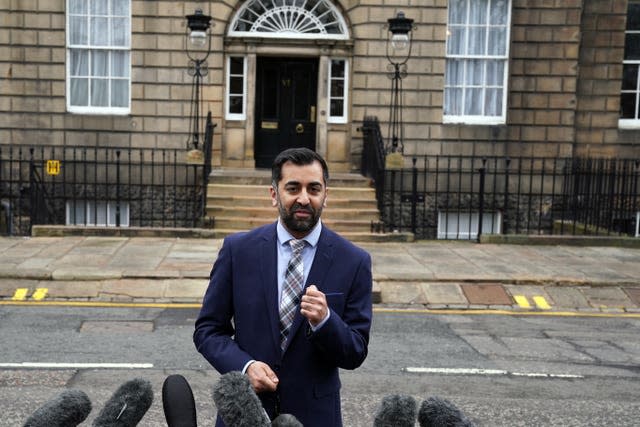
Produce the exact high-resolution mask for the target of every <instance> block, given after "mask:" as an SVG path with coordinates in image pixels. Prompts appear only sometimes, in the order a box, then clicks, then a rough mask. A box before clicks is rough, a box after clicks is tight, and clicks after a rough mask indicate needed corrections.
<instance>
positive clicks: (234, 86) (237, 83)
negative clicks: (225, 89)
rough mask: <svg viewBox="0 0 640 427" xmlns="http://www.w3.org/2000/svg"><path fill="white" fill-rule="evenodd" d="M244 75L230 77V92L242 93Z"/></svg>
mask: <svg viewBox="0 0 640 427" xmlns="http://www.w3.org/2000/svg"><path fill="white" fill-rule="evenodd" d="M243 80H244V79H243V78H242V77H231V78H230V79H229V93H231V94H234V95H242V93H243V92H244V90H243V89H244V87H243V86H244V82H243Z"/></svg>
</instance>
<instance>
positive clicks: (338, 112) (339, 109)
mask: <svg viewBox="0 0 640 427" xmlns="http://www.w3.org/2000/svg"><path fill="white" fill-rule="evenodd" d="M329 114H330V115H331V116H335V117H342V116H343V115H344V102H343V101H342V100H341V99H332V100H331V108H330V112H329Z"/></svg>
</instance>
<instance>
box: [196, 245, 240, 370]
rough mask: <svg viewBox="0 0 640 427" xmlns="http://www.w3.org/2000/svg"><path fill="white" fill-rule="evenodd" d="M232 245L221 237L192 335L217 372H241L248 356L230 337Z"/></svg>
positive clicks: (232, 308) (198, 347) (232, 329)
mask: <svg viewBox="0 0 640 427" xmlns="http://www.w3.org/2000/svg"><path fill="white" fill-rule="evenodd" d="M232 246H233V245H232V241H231V240H230V239H225V241H224V243H223V245H222V248H221V249H220V252H219V253H218V258H217V259H216V261H215V263H214V265H213V268H212V270H211V275H210V280H209V287H208V288H207V291H206V293H205V296H204V300H203V302H202V309H201V310H200V315H199V316H198V319H197V320H196V324H195V332H194V334H193V342H194V344H195V346H196V349H197V350H198V351H199V352H200V353H201V354H202V355H203V356H204V357H205V359H207V361H208V362H209V363H210V364H211V365H212V366H213V367H214V368H215V369H216V370H217V371H218V372H220V373H221V374H224V373H226V372H229V371H241V370H242V368H243V367H244V365H245V364H246V363H247V362H248V361H249V360H251V359H252V358H251V356H249V354H247V353H246V352H245V351H243V350H242V349H241V348H240V347H239V346H238V344H237V343H236V342H235V341H234V340H233V339H232V337H233V335H234V333H235V331H234V328H233V324H232V318H233V312H234V307H233V289H234V287H233V276H232V267H233V256H232V254H233V250H232Z"/></svg>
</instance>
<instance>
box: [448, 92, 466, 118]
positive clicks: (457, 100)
mask: <svg viewBox="0 0 640 427" xmlns="http://www.w3.org/2000/svg"><path fill="white" fill-rule="evenodd" d="M444 101H445V102H444V114H445V115H452V116H459V115H461V114H462V89H454V88H447V89H445V91H444Z"/></svg>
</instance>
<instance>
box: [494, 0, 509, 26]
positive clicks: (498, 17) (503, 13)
mask: <svg viewBox="0 0 640 427" xmlns="http://www.w3.org/2000/svg"><path fill="white" fill-rule="evenodd" d="M508 13H509V11H508V10H507V1H506V0H491V11H490V18H489V22H490V23H491V24H492V25H507V14H508Z"/></svg>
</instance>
